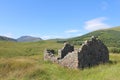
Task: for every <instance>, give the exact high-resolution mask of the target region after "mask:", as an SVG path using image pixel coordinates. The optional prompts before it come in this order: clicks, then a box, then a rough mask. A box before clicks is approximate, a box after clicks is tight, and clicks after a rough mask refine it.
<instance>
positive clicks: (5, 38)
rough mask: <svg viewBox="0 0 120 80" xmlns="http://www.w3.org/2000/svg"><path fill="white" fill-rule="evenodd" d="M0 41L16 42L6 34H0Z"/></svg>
mask: <svg viewBox="0 0 120 80" xmlns="http://www.w3.org/2000/svg"><path fill="white" fill-rule="evenodd" d="M0 41H13V42H16V41H17V40H16V39H13V38H9V37H6V36H0Z"/></svg>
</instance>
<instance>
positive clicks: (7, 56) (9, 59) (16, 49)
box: [0, 41, 120, 80]
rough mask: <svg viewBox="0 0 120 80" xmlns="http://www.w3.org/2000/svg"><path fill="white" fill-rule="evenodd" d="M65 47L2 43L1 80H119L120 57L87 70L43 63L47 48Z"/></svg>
mask: <svg viewBox="0 0 120 80" xmlns="http://www.w3.org/2000/svg"><path fill="white" fill-rule="evenodd" d="M62 46H63V45H62V44H59V43H56V42H54V41H41V42H34V43H16V42H0V80H120V76H119V75H120V54H110V60H111V62H110V63H108V64H101V65H98V66H95V67H92V68H87V69H84V70H78V69H77V70H75V69H68V68H65V67H62V66H60V65H58V64H53V63H51V62H49V61H47V62H45V61H43V51H44V49H45V48H54V49H56V50H57V49H59V48H61V47H62Z"/></svg>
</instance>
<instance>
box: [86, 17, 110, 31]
mask: <svg viewBox="0 0 120 80" xmlns="http://www.w3.org/2000/svg"><path fill="white" fill-rule="evenodd" d="M105 20H106V18H105V17H100V18H95V19H92V20H89V21H86V22H85V30H88V31H94V30H98V29H106V28H109V27H110V26H109V25H108V24H106V23H104V21H105Z"/></svg>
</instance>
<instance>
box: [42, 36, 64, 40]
mask: <svg viewBox="0 0 120 80" xmlns="http://www.w3.org/2000/svg"><path fill="white" fill-rule="evenodd" d="M41 38H42V39H44V40H47V39H55V38H63V37H62V36H56V35H45V36H41Z"/></svg>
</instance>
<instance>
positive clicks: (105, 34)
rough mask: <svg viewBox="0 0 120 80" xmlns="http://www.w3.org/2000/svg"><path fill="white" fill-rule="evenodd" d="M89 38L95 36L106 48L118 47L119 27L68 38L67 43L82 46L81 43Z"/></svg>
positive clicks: (119, 39) (119, 43)
mask: <svg viewBox="0 0 120 80" xmlns="http://www.w3.org/2000/svg"><path fill="white" fill-rule="evenodd" d="M91 36H97V37H98V38H99V39H101V40H102V41H103V42H104V43H105V44H106V45H107V46H108V47H120V26H119V27H114V28H110V29H104V30H97V31H93V32H90V33H88V34H85V35H83V36H79V37H75V38H70V39H68V41H69V42H71V43H73V44H82V43H83V41H85V40H88V39H89V38H90V37H91Z"/></svg>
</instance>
